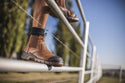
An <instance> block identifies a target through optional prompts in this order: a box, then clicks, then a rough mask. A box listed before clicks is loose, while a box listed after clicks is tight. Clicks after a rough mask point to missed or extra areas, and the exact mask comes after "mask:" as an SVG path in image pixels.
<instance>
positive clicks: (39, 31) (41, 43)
mask: <svg viewBox="0 0 125 83" xmlns="http://www.w3.org/2000/svg"><path fill="white" fill-rule="evenodd" d="M39 1H40V0H39ZM55 1H56V3H57V5H58V6H59V8H60V9H61V10H62V12H63V13H64V15H65V17H66V18H67V19H68V20H69V21H70V22H76V21H78V17H77V16H76V15H75V14H73V13H71V12H70V11H69V10H68V9H66V7H65V0H55ZM36 2H37V3H35V4H38V5H39V2H38V0H36ZM44 3H45V2H44ZM43 5H44V4H43ZM45 6H46V5H45ZM35 9H36V8H35ZM42 12H44V11H42ZM48 12H49V13H50V14H52V15H53V13H52V12H50V11H48ZM40 14H42V15H41V16H42V17H43V18H39V17H40V16H39V11H35V13H34V18H36V19H38V21H40V20H41V19H42V20H41V21H42V23H43V24H46V22H47V20H46V19H47V18H48V17H47V16H46V13H40ZM45 16H46V17H45ZM33 26H36V27H33V28H32V33H31V36H30V38H29V41H28V43H27V46H26V48H25V50H24V52H23V54H22V55H21V58H22V59H24V60H33V61H35V62H39V63H43V64H47V65H51V66H63V59H62V58H61V57H59V56H55V55H54V54H52V53H51V52H50V51H49V50H48V49H47V47H46V45H45V37H44V29H45V28H39V26H38V25H37V24H36V23H35V22H34V21H33Z"/></svg>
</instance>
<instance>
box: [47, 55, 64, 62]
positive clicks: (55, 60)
mask: <svg viewBox="0 0 125 83" xmlns="http://www.w3.org/2000/svg"><path fill="white" fill-rule="evenodd" d="M48 61H49V62H57V63H63V59H62V58H61V57H59V56H53V57H50V58H49V59H48Z"/></svg>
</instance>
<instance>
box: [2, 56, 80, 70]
mask: <svg viewBox="0 0 125 83" xmlns="http://www.w3.org/2000/svg"><path fill="white" fill-rule="evenodd" d="M80 70H82V68H80V67H53V66H47V65H45V64H40V63H35V62H29V61H23V60H9V59H3V58H0V72H2V71H4V72H66V71H80Z"/></svg>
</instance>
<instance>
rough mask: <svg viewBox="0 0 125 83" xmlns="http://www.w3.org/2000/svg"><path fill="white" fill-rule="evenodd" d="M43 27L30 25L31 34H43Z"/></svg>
mask: <svg viewBox="0 0 125 83" xmlns="http://www.w3.org/2000/svg"><path fill="white" fill-rule="evenodd" d="M44 31H45V30H44V29H41V28H37V27H32V33H31V34H32V35H35V36H40V35H41V36H44Z"/></svg>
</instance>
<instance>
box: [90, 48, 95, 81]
mask: <svg viewBox="0 0 125 83" xmlns="http://www.w3.org/2000/svg"><path fill="white" fill-rule="evenodd" d="M92 55H93V56H92V68H91V77H90V80H91V79H93V74H94V66H95V55H96V47H95V46H93V54H92ZM90 82H92V80H91V81H90Z"/></svg>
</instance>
